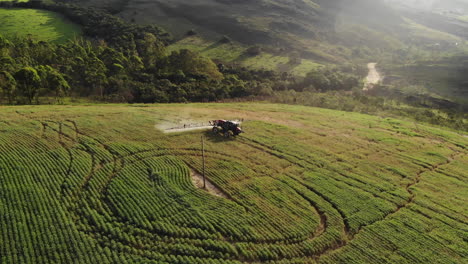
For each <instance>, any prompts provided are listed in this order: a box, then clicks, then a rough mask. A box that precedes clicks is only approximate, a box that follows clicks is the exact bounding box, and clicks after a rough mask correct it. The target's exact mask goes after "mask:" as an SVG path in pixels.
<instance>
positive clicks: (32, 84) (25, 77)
mask: <svg viewBox="0 0 468 264" xmlns="http://www.w3.org/2000/svg"><path fill="white" fill-rule="evenodd" d="M14 77H15V79H16V82H17V84H18V88H19V90H20V91H21V93H22V94H23V95H24V96H25V97H26V99H27V100H28V103H29V104H32V102H33V100H34V98H36V97H37V95H38V93H39V89H40V86H41V78H40V77H39V75H38V74H37V71H36V70H35V69H34V68H32V67H24V68H22V69H20V70H19V71H17V72H16V73H15V75H14Z"/></svg>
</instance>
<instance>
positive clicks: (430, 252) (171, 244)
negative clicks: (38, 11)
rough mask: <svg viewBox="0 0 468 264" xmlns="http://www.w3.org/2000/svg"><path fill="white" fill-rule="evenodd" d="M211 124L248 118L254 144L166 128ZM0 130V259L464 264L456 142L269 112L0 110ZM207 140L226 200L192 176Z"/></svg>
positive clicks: (339, 117)
mask: <svg viewBox="0 0 468 264" xmlns="http://www.w3.org/2000/svg"><path fill="white" fill-rule="evenodd" d="M215 118H245V122H244V124H243V128H244V130H245V131H246V133H245V134H242V136H240V137H239V138H236V139H233V140H225V139H223V138H222V137H221V136H217V135H212V134H211V133H210V132H208V131H206V132H205V131H194V132H187V133H175V134H165V133H163V132H162V131H161V130H159V129H158V128H160V127H166V128H168V127H172V126H180V125H181V124H183V123H193V122H206V121H208V120H211V119H215ZM0 120H1V121H0V125H1V127H0V129H1V130H2V133H0V150H1V153H2V155H1V156H0V194H1V195H0V224H1V225H2V228H1V229H0V244H1V245H2V247H0V262H1V263H50V262H58V263H73V262H79V263H242V262H243V263H245V262H249V263H258V262H260V261H267V260H271V261H274V262H275V263H376V262H379V263H405V262H409V263H444V264H446V263H463V262H464V261H466V247H465V244H466V242H465V238H466V229H467V221H466V211H467V209H468V208H467V205H466V199H467V194H466V189H467V187H468V186H467V184H466V182H467V178H466V175H468V166H467V164H468V156H467V153H468V152H467V150H466V146H467V144H468V138H467V137H466V136H462V135H460V134H458V133H456V132H451V131H446V130H442V129H437V128H433V127H428V126H424V125H421V124H415V123H412V122H406V121H401V120H394V119H389V118H383V117H374V116H368V115H361V114H353V113H345V112H339V111H332V110H323V109H316V108H308V107H300V106H286V105H270V104H190V105H187V104H183V105H131V106H129V105H112V106H111V105H107V106H97V105H81V106H38V107H1V111H0ZM200 136H205V138H206V140H205V141H206V146H205V147H206V165H207V166H206V175H207V178H208V180H209V182H210V183H211V184H212V185H213V186H215V187H216V188H218V192H219V193H218V195H219V196H214V195H212V194H210V193H208V192H206V191H205V190H203V189H198V188H196V187H195V185H194V184H193V183H192V180H191V177H193V175H195V174H196V173H201V172H202V163H201V157H200V155H201V152H200ZM210 186H211V185H210Z"/></svg>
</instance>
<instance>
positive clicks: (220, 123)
mask: <svg viewBox="0 0 468 264" xmlns="http://www.w3.org/2000/svg"><path fill="white" fill-rule="evenodd" d="M210 123H211V124H212V125H213V129H212V131H213V133H215V134H219V133H222V134H223V135H224V137H226V138H229V137H231V136H238V135H239V134H241V133H243V131H242V129H241V128H240V123H239V122H236V121H229V120H214V121H211V122H210Z"/></svg>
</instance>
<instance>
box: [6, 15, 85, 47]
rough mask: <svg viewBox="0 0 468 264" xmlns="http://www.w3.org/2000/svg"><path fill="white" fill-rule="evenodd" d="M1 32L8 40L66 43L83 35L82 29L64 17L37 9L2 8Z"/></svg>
mask: <svg viewBox="0 0 468 264" xmlns="http://www.w3.org/2000/svg"><path fill="white" fill-rule="evenodd" d="M0 21H1V23H0V32H1V34H2V35H3V36H5V37H8V38H14V37H30V38H32V39H35V40H42V41H52V42H56V43H64V42H66V41H68V40H69V39H73V38H74V37H78V36H80V35H81V30H80V27H79V26H78V25H76V24H74V23H72V22H70V21H68V20H67V19H65V18H64V17H63V16H62V15H59V14H57V13H54V12H50V11H45V10H36V9H19V8H0Z"/></svg>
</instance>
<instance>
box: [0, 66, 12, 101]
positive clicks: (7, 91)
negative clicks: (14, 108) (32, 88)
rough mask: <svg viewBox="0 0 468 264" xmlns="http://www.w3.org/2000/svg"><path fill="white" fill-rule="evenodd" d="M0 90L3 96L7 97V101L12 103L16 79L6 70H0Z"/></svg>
mask: <svg viewBox="0 0 468 264" xmlns="http://www.w3.org/2000/svg"><path fill="white" fill-rule="evenodd" d="M0 91H1V93H2V95H3V97H6V98H7V99H8V103H9V104H11V103H13V100H14V98H15V91H16V80H15V78H13V76H12V75H11V74H10V73H9V72H6V71H2V72H0Z"/></svg>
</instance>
